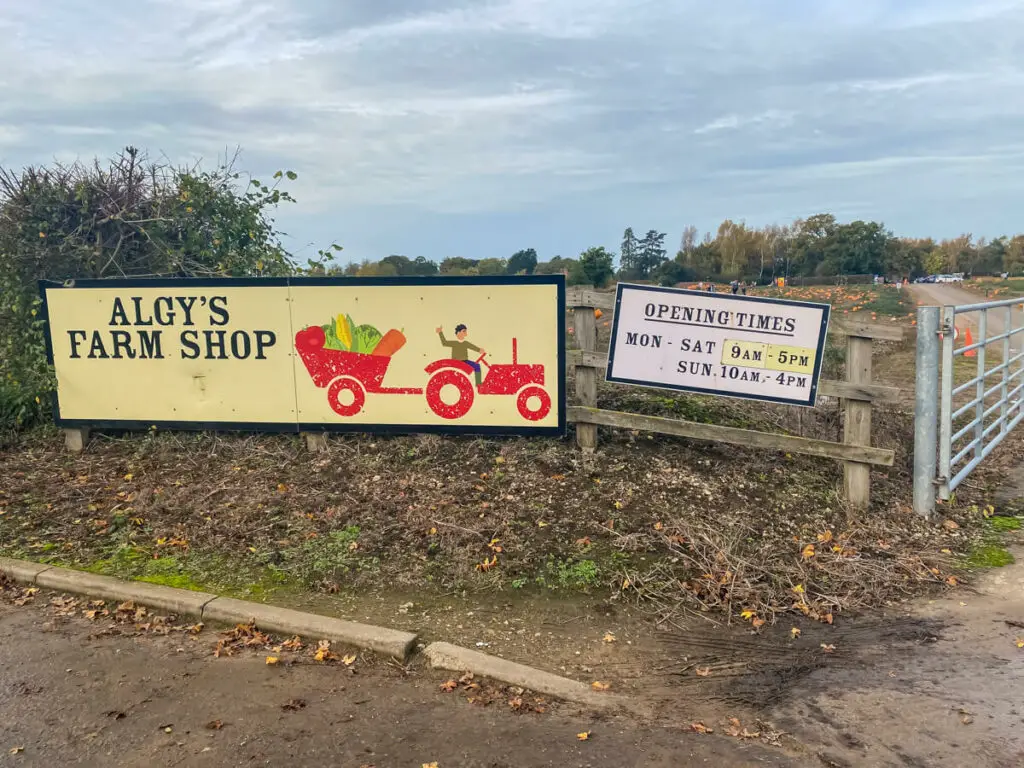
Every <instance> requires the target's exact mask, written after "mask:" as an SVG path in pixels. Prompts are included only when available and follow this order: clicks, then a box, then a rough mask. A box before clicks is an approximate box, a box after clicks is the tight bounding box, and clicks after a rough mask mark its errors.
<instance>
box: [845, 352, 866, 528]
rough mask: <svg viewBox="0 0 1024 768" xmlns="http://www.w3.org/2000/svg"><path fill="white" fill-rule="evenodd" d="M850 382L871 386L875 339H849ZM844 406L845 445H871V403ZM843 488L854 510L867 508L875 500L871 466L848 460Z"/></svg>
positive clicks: (849, 402)
mask: <svg viewBox="0 0 1024 768" xmlns="http://www.w3.org/2000/svg"><path fill="white" fill-rule="evenodd" d="M846 380H847V381H848V382H850V383H851V384H870V383H871V339H869V338H865V337H863V336H848V337H847V339H846ZM844 405H845V419H844V423H843V442H844V443H846V444H847V445H865V446H869V445H871V403H870V402H864V401H863V400H851V399H847V400H845V402H844ZM843 489H844V491H845V495H846V500H847V502H848V503H849V505H850V508H851V509H855V510H863V509H866V508H867V506H868V504H869V503H870V500H871V465H870V464H862V463H860V462H856V461H844V462H843Z"/></svg>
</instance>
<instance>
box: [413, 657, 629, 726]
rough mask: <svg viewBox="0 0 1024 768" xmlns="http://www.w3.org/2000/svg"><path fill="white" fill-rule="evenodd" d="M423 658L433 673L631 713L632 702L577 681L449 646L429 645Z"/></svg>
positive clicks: (611, 710)
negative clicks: (455, 674) (478, 679)
mask: <svg viewBox="0 0 1024 768" xmlns="http://www.w3.org/2000/svg"><path fill="white" fill-rule="evenodd" d="M423 655H424V656H426V657H427V662H428V663H429V664H430V666H431V667H433V668H435V669H447V670H449V671H451V672H472V673H473V674H474V675H482V676H484V677H489V678H491V679H492V680H500V681H501V682H503V683H508V684H509V685H518V686H521V687H523V688H529V689H530V690H531V691H536V692H537V693H544V694H547V695H548V696H554V697H555V698H559V699H565V700H566V701H572V702H575V703H576V704H582V705H584V706H586V707H588V708H590V709H596V710H601V711H605V712H613V711H623V710H630V711H633V710H635V707H634V706H632V702H631V701H630V700H628V699H625V698H623V697H622V696H616V695H614V694H608V693H600V692H598V691H595V690H594V689H593V688H591V687H590V686H589V685H587V684H586V683H581V682H579V681H578V680H570V679H569V678H567V677H561V676H559V675H553V674H551V673H550V672H545V671H544V670H541V669H535V668H534V667H528V666H526V665H525V664H517V663H516V662H514V661H507V660H505V659H500V658H498V657H497V656H490V655H489V654H486V653H480V652H479V651H474V650H470V649H469V648H462V647H460V646H458V645H452V644H451V643H431V644H430V645H428V646H427V647H426V648H424V649H423Z"/></svg>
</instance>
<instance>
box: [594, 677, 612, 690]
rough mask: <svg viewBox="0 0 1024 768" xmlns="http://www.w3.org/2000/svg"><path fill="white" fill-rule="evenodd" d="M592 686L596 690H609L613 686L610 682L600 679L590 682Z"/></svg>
mask: <svg viewBox="0 0 1024 768" xmlns="http://www.w3.org/2000/svg"><path fill="white" fill-rule="evenodd" d="M590 687H591V688H593V689H594V690H595V691H607V690H608V689H609V688H611V687H612V686H611V684H609V683H602V682H601V681H600V680H595V681H594V682H592V683H591V684H590Z"/></svg>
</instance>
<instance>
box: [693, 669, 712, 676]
mask: <svg viewBox="0 0 1024 768" xmlns="http://www.w3.org/2000/svg"><path fill="white" fill-rule="evenodd" d="M694 672H696V673H697V677H707V676H708V675H710V674H711V667H697V668H696V669H695V670H694Z"/></svg>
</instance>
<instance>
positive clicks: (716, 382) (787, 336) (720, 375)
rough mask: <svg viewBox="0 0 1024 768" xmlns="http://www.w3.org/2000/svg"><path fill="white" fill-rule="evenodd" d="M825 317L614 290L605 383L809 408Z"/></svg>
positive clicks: (805, 310)
mask: <svg viewBox="0 0 1024 768" xmlns="http://www.w3.org/2000/svg"><path fill="white" fill-rule="evenodd" d="M830 309H831V307H830V306H829V305H828V304H812V303H809V302H802V301H785V300H782V299H768V298H760V297H753V296H736V295H731V294H727V293H705V292H703V291H686V290H680V289H677V288H657V287H653V286H647V285H629V284H625V283H619V288H618V292H617V294H616V297H615V324H614V327H613V329H612V340H611V348H610V349H609V352H608V372H607V380H608V381H614V382H618V383H620V384H636V385H640V386H646V387H662V388H666V389H678V390H682V391H684V392H699V393H702V394H708V395H725V396H728V397H743V398H747V399H750V400H767V401H769V402H773V403H788V404H791V405H806V406H813V405H814V399H815V395H816V394H817V390H818V375H819V374H820V373H821V358H822V351H823V349H824V346H825V336H826V333H827V331H828V318H829V310H830Z"/></svg>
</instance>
